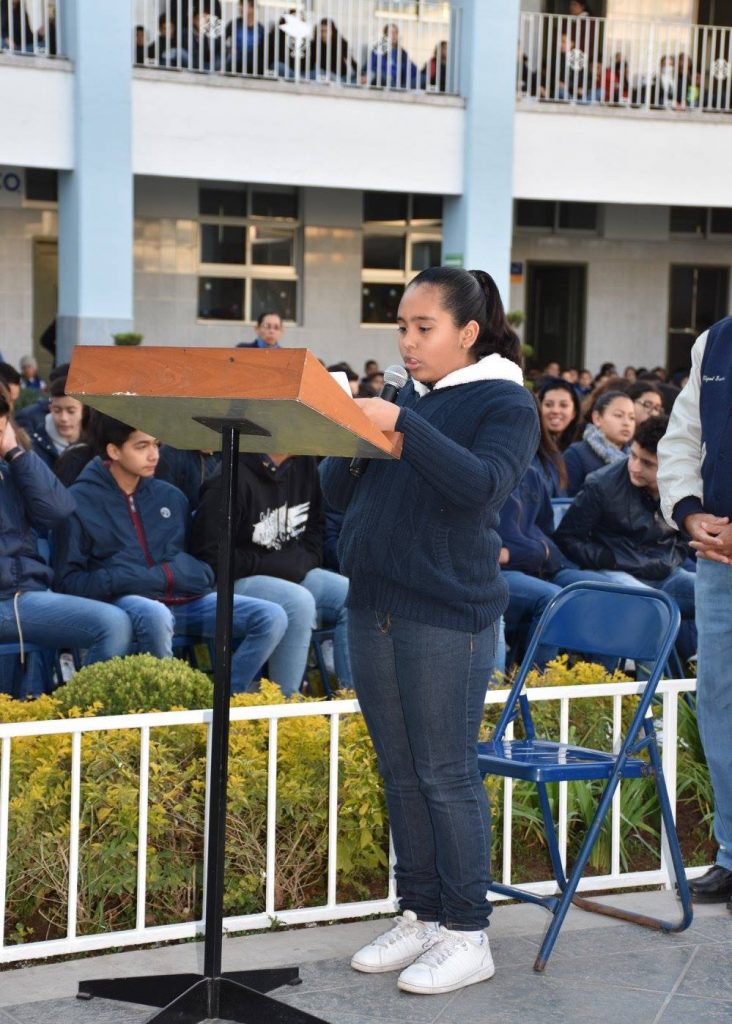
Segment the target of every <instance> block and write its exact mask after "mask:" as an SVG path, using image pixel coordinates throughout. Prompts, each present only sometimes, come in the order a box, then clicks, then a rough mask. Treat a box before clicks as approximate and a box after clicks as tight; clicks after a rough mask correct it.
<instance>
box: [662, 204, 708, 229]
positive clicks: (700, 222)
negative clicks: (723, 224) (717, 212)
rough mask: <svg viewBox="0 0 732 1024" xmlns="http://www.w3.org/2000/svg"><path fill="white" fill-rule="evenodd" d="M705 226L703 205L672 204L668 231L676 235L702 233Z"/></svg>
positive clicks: (705, 216) (705, 215)
mask: <svg viewBox="0 0 732 1024" xmlns="http://www.w3.org/2000/svg"><path fill="white" fill-rule="evenodd" d="M706 226H707V210H706V207H705V206H672V207H671V213H670V216H669V225H668V227H669V231H670V232H672V234H675V235H676V234H677V235H704V233H705V231H706Z"/></svg>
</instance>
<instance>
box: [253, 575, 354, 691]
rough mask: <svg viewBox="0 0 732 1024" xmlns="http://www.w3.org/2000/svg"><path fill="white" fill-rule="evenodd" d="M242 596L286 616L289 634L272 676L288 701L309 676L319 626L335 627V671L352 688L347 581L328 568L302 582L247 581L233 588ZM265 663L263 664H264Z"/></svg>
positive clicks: (276, 656)
mask: <svg viewBox="0 0 732 1024" xmlns="http://www.w3.org/2000/svg"><path fill="white" fill-rule="evenodd" d="M234 591H235V592H236V593H237V594H245V595H246V596H247V597H257V598H260V599H262V600H264V601H272V602H274V604H276V605H279V606H280V607H281V608H284V610H285V612H286V614H287V631H286V632H285V635H284V636H283V637H282V639H281V641H280V642H279V643H278V644H277V646H276V647H275V649H274V651H273V652H272V654H271V655H270V657H269V675H270V677H271V679H272V681H273V682H275V683H277V684H278V685H279V686H280V688H281V690H282V692H283V693H284V694H285V695H286V696H291V695H292V694H293V693H297V692H298V690H299V689H300V685H301V684H302V680H303V676H304V675H305V666H306V665H307V660H308V649H309V647H310V637H311V635H312V632H313V630H314V629H316V628H317V627H318V626H320V627H325V626H332V627H334V630H335V631H334V633H333V658H334V661H335V672H336V676H337V677H338V681H339V683H341V685H343V686H346V687H350V686H351V685H352V682H351V680H352V676H351V659H350V656H349V653H348V611H347V610H346V597H347V595H348V580H347V579H346V577H345V576H341V575H340V573H337V572H330V571H329V570H328V569H311V570H310V572H309V573H308V574H307V575H306V576H305V578H304V579H303V581H302V583H291V582H290V581H289V580H281V579H278V578H277V577H275V576H246V577H243V578H242V579H240V580H237V581H236V583H235V584H234ZM266 660H267V659H266V658H263V659H262V661H261V663H260V664H262V665H263V664H264V662H265V661H266Z"/></svg>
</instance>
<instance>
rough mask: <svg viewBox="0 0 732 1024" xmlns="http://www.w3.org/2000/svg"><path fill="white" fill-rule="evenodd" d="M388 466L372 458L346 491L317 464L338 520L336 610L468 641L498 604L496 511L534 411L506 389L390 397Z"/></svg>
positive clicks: (518, 392)
mask: <svg viewBox="0 0 732 1024" xmlns="http://www.w3.org/2000/svg"><path fill="white" fill-rule="evenodd" d="M398 404H399V405H400V406H401V407H402V411H401V413H400V414H399V419H398V420H397V424H396V429H397V430H398V431H401V432H402V433H403V434H404V446H403V450H402V457H401V459H400V460H399V461H382V460H374V461H373V462H371V464H370V465H369V467H368V470H367V472H366V473H364V475H363V476H362V477H361V479H360V480H358V481H356V480H354V478H353V477H352V476H351V475H350V474H349V470H348V461H347V460H345V459H326V461H325V462H324V463H323V465H322V467H321V479H322V482H323V488H324V493H325V496H326V499H327V500H328V502H329V503H330V504H331V505H332V506H333V507H334V508H335V509H337V510H340V511H344V512H345V513H346V515H345V518H344V522H343V530H342V532H341V540H340V544H339V548H338V554H339V557H340V563H341V570H342V572H343V573H345V575H347V576H348V577H349V580H350V585H349V591H348V605H349V606H350V607H366V608H374V609H377V610H379V611H389V612H392V613H393V614H395V615H401V616H404V617H405V618H409V619H412V620H414V621H417V622H423V623H427V624H429V625H434V626H441V627H445V628H447V629H458V630H463V631H469V632H473V633H476V632H480V631H481V630H483V629H485V628H486V627H487V626H488V625H489V624H490V623H491V622H493V621H495V620H496V619H497V618H498V617H499V615H500V614H501V612H502V611H503V610H504V608H505V606H506V603H507V588H506V584H505V583H504V581H503V579H502V578H501V576H500V574H499V571H498V555H499V551H500V547H501V542H500V539H499V537H498V534H497V533H496V526H497V525H498V517H499V513H500V510H501V507H502V505H503V503H504V502H505V500H506V499H507V497H508V495H509V494H510V493H511V491H512V490H513V489H514V487H515V486H516V484H517V483H518V481H519V480H520V478H521V476H522V475H523V473H524V471H525V469H526V467H527V466H528V464H529V462H530V461H531V458H532V456H533V454H534V452H535V451H536V446H537V444H538V440H539V425H538V418H537V412H536V404H535V402H534V401H533V399H532V397H531V395H530V394H529V392H528V391H526V390H525V389H524V388H522V387H520V386H519V385H518V384H515V383H513V382H511V381H505V380H481V381H475V382H471V383H465V384H459V385H456V386H454V387H444V388H436V389H435V390H433V391H431V392H430V393H428V394H427V395H425V396H424V397H423V398H420V397H419V395H418V394H417V392H416V391H415V389H414V386H413V384H412V383H411V381H410V382H409V383H408V384H406V385H405V387H404V388H403V389H402V391H401V393H400V395H399V399H398Z"/></svg>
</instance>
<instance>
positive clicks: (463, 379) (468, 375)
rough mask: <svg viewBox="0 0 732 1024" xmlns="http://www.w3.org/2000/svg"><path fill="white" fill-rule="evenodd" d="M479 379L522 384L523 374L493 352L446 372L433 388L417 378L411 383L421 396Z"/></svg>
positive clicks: (512, 364) (472, 382)
mask: <svg viewBox="0 0 732 1024" xmlns="http://www.w3.org/2000/svg"><path fill="white" fill-rule="evenodd" d="M479 380H511V381H513V382H514V384H523V382H524V375H523V372H522V370H521V367H520V366H517V365H516V363H514V362H513V361H512V360H511V359H506V358H505V356H501V355H499V354H498V353H497V352H493V353H491V355H489V356H483V358H482V359H479V360H478V362H477V363H470V365H469V366H462V367H461V368H460V369H459V370H453V371H452V373H448V374H447V376H445V377H443V378H442V380H438V381H437V383H436V384H435V386H434V388H428V387H427V385H426V384H421V383H420V382H419V381H418V380H412V384H413V385H414V390H415V391H416V392H417V394H418V395H419V397H420V398H423V397H424V396H425V395H426V394H428V393H429V392H430V391H431V390H433V391H437V390H438V389H439V388H451V387H454V386H455V385H456V384H474V383H475V382H476V381H479Z"/></svg>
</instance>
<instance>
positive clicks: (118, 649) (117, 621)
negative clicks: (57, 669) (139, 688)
mask: <svg viewBox="0 0 732 1024" xmlns="http://www.w3.org/2000/svg"><path fill="white" fill-rule="evenodd" d="M17 608H18V618H19V620H20V628H21V631H22V634H23V639H24V640H27V641H28V643H34V644H42V645H43V646H45V647H51V648H56V649H64V648H67V647H72V648H77V649H78V650H84V651H86V654H85V656H84V664H85V665H91V664H92V663H93V662H95V661H106V660H107V659H108V658H114V657H117V656H120V655H125V654H127V653H128V652H129V648H130V643H131V641H132V630H131V628H130V621H129V619H128V618H127V616H126V615H125V614H124V613H123V612H121V611H120V610H119V608H115V607H114V606H113V605H110V604H106V603H105V602H103V601H90V600H89V599H88V598H86V597H74V596H73V595H71V594H56V593H54V591H52V590H27V591H24V592H23V593H22V594H21V595H20V597H19V598H18V601H17ZM17 641H18V625H17V623H16V620H15V609H14V602H13V599H12V598H8V599H6V600H4V601H0V642H3V643H11V642H17Z"/></svg>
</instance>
